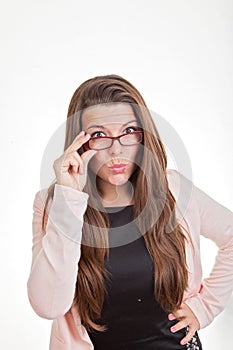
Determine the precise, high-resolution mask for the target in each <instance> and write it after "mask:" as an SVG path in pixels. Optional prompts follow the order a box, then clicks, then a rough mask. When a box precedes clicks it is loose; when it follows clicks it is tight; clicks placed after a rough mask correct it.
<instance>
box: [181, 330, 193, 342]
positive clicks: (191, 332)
mask: <svg viewBox="0 0 233 350" xmlns="http://www.w3.org/2000/svg"><path fill="white" fill-rule="evenodd" d="M187 329H188V332H187V334H186V336H185V337H184V338H183V339H181V341H180V344H181V345H185V344H187V343H188V342H189V341H190V340H191V339H192V338H193V336H194V335H195V333H196V329H194V328H191V327H187Z"/></svg>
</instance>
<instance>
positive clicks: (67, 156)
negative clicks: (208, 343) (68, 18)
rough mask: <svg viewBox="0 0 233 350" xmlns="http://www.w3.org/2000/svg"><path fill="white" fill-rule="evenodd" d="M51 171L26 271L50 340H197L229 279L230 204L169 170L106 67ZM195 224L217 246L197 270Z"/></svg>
mask: <svg viewBox="0 0 233 350" xmlns="http://www.w3.org/2000/svg"><path fill="white" fill-rule="evenodd" d="M54 171H55V175H56V181H55V183H53V184H52V185H51V186H50V187H49V189H48V190H47V189H43V190H41V191H39V192H37V194H36V196H35V200H34V205H33V208H34V215H33V248H32V253H33V256H32V266H31V272H30V276H29V279H28V296H29V300H30V303H31V305H32V307H33V309H34V310H35V312H36V313H37V314H38V315H39V316H41V317H44V318H47V319H51V320H53V323H52V331H51V339H50V350H59V349H64V350H65V349H80V350H82V349H83V350H84V349H95V350H105V349H113V350H114V349H126V350H129V349H134V350H137V349H143V350H149V349H167V350H169V349H171V350H175V349H196V350H198V349H202V346H201V342H200V339H199V336H198V332H197V331H198V330H199V329H201V328H203V327H206V326H207V325H208V324H210V323H211V322H212V320H213V319H214V317H215V316H216V315H218V314H219V313H220V312H221V311H222V310H223V308H224V306H225V305H226V303H227V301H228V300H229V298H230V296H231V293H232V289H233V274H232V271H233V213H232V212H231V211H229V210H228V209H226V208H225V207H223V206H222V205H220V204H219V203H217V202H216V201H214V200H213V199H212V198H210V197H209V196H207V195H206V194H205V193H204V192H202V191H201V190H200V189H198V188H197V187H196V186H194V185H193V184H192V183H191V182H190V181H189V180H188V179H187V178H185V177H184V176H183V175H181V174H180V173H179V172H178V171H175V170H168V169H167V158H166V153H165V149H164V146H163V144H162V142H161V140H160V137H159V134H158V131H157V129H156V126H155V125H154V122H153V120H152V117H151V115H150V112H149V110H148V109H147V106H146V104H145V102H144V100H143V98H142V96H141V95H140V93H139V92H138V91H137V89H136V88H135V87H134V86H133V85H132V84H131V83H129V82H128V81H126V80H125V79H123V78H122V77H119V76H117V75H107V76H100V77H95V78H93V79H89V80H87V81H86V82H84V83H83V84H82V85H81V86H80V87H79V88H78V89H77V90H76V91H75V93H74V95H73V97H72V99H71V102H70V105H69V109H68V118H67V124H66V140H65V147H64V153H63V154H62V155H61V156H60V157H59V158H58V159H56V160H55V162H54ZM181 188H182V193H181V196H182V199H183V198H185V197H187V198H188V201H187V203H185V205H184V206H183V207H184V208H181V206H180V205H179V203H178V197H179V196H180V189H181ZM181 202H182V200H181ZM200 234H201V235H204V236H205V237H208V238H210V239H211V240H213V241H214V242H215V243H216V244H217V245H218V247H219V251H218V256H217V259H216V262H215V265H214V266H213V270H212V272H211V274H210V276H209V277H208V278H206V279H204V280H203V279H202V273H201V262H200V251H199V240H200Z"/></svg>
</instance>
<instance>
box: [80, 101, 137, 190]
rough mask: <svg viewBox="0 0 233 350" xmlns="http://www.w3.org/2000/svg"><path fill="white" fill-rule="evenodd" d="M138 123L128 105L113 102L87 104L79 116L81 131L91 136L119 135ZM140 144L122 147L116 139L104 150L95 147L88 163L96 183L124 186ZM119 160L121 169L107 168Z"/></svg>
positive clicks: (132, 168) (134, 167) (132, 167)
mask: <svg viewBox="0 0 233 350" xmlns="http://www.w3.org/2000/svg"><path fill="white" fill-rule="evenodd" d="M139 126H140V125H139V123H138V121H137V119H136V117H135V115H134V112H133V110H132V108H131V107H130V105H128V104H126V103H116V104H111V105H109V104H108V105H98V106H93V107H89V108H88V109H86V110H85V111H84V112H83V115H82V130H84V131H85V132H86V133H89V134H90V135H91V136H92V137H94V136H119V135H121V134H124V133H130V132H133V131H136V130H137V129H138V128H139ZM139 147H140V144H136V145H130V146H123V145H121V144H120V142H119V141H118V140H114V142H113V145H112V146H111V147H110V148H108V149H104V150H99V151H97V152H96V154H95V155H94V156H93V157H92V158H91V160H90V162H89V167H90V169H91V170H92V171H93V172H94V173H95V174H96V175H97V176H98V177H99V180H100V181H99V184H100V185H101V186H104V185H108V186H109V185H114V186H119V185H124V184H125V183H127V182H128V180H129V178H130V176H131V175H132V174H133V172H134V171H135V169H136V167H137V164H136V163H134V161H135V160H136V157H137V155H138V152H139ZM119 163H123V164H126V166H125V167H124V168H123V169H114V168H111V167H112V166H113V165H114V164H119Z"/></svg>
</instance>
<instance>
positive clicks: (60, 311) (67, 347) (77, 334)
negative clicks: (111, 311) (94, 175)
mask: <svg viewBox="0 0 233 350" xmlns="http://www.w3.org/2000/svg"><path fill="white" fill-rule="evenodd" d="M167 176H168V183H169V188H170V190H171V192H172V194H173V195H174V197H175V199H176V201H177V209H176V215H177V218H178V221H180V222H181V223H182V224H184V221H182V218H183V217H184V218H185V222H187V224H188V228H189V231H190V233H191V237H192V240H193V244H194V248H195V249H194V250H193V249H192V246H191V244H190V243H187V244H186V255H187V264H188V268H189V287H188V290H187V291H186V292H185V293H184V298H183V301H184V302H185V303H186V304H187V305H188V306H189V307H190V308H191V309H192V310H193V312H194V313H195V315H196V316H197V318H198V320H199V322H200V325H201V328H204V327H206V326H207V325H208V324H210V323H211V322H212V320H213V319H214V317H215V316H216V315H218V314H219V313H220V312H221V311H222V310H223V308H224V306H225V305H226V303H227V301H228V300H229V298H230V296H231V293H232V291H233V213H232V212H231V211H230V210H228V209H227V208H225V207H223V206H222V205H221V204H219V203H217V202H216V201H215V200H213V199H212V198H210V197H209V196H208V195H207V194H205V193H204V192H203V191H201V190H200V189H199V188H197V187H196V186H194V185H193V183H192V182H191V181H189V180H188V179H187V178H186V177H184V176H183V175H181V174H180V173H179V172H178V171H176V170H172V169H169V170H167ZM46 192H47V189H43V190H41V191H39V192H37V193H36V196H35V199H34V204H33V209H34V213H33V223H32V225H33V246H32V265H31V271H30V276H29V279H28V283H27V287H28V297H29V300H30V303H31V305H32V307H33V309H34V311H35V312H36V313H37V314H38V315H39V316H40V317H43V318H46V319H49V320H53V322H52V329H51V338H50V347H49V349H50V350H71V349H72V350H75V349H77V350H78V349H79V350H85V349H94V347H93V344H92V342H91V340H90V338H89V335H88V333H87V331H86V329H85V327H84V326H83V325H82V324H81V321H80V316H79V314H78V311H77V310H76V308H75V307H74V306H73V299H74V293H75V284H76V279H77V273H78V262H79V259H80V246H81V245H80V242H81V237H82V227H83V215H84V213H85V211H86V208H87V200H88V198H89V195H88V194H87V193H84V192H80V191H77V190H74V189H72V188H68V187H65V186H61V185H55V191H54V199H53V201H50V205H49V219H48V223H47V228H46V234H45V235H44V236H42V234H41V224H42V221H41V220H42V213H43V208H44V202H45V199H46ZM200 234H201V235H203V236H205V237H207V238H209V239H211V240H212V241H214V242H215V243H216V245H217V246H218V248H219V249H218V254H217V257H216V260H215V264H214V266H213V269H212V272H211V273H210V275H209V277H208V278H205V279H202V268H201V260H200V249H199V243H200Z"/></svg>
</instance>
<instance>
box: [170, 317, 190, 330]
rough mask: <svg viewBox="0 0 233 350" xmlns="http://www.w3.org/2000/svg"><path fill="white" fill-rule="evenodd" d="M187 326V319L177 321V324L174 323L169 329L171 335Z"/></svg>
mask: <svg viewBox="0 0 233 350" xmlns="http://www.w3.org/2000/svg"><path fill="white" fill-rule="evenodd" d="M187 326H188V324H187V319H183V320H181V321H179V322H178V323H176V324H175V325H174V326H172V327H171V328H170V330H171V332H172V333H175V332H178V331H180V330H181V329H183V328H185V327H187Z"/></svg>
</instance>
